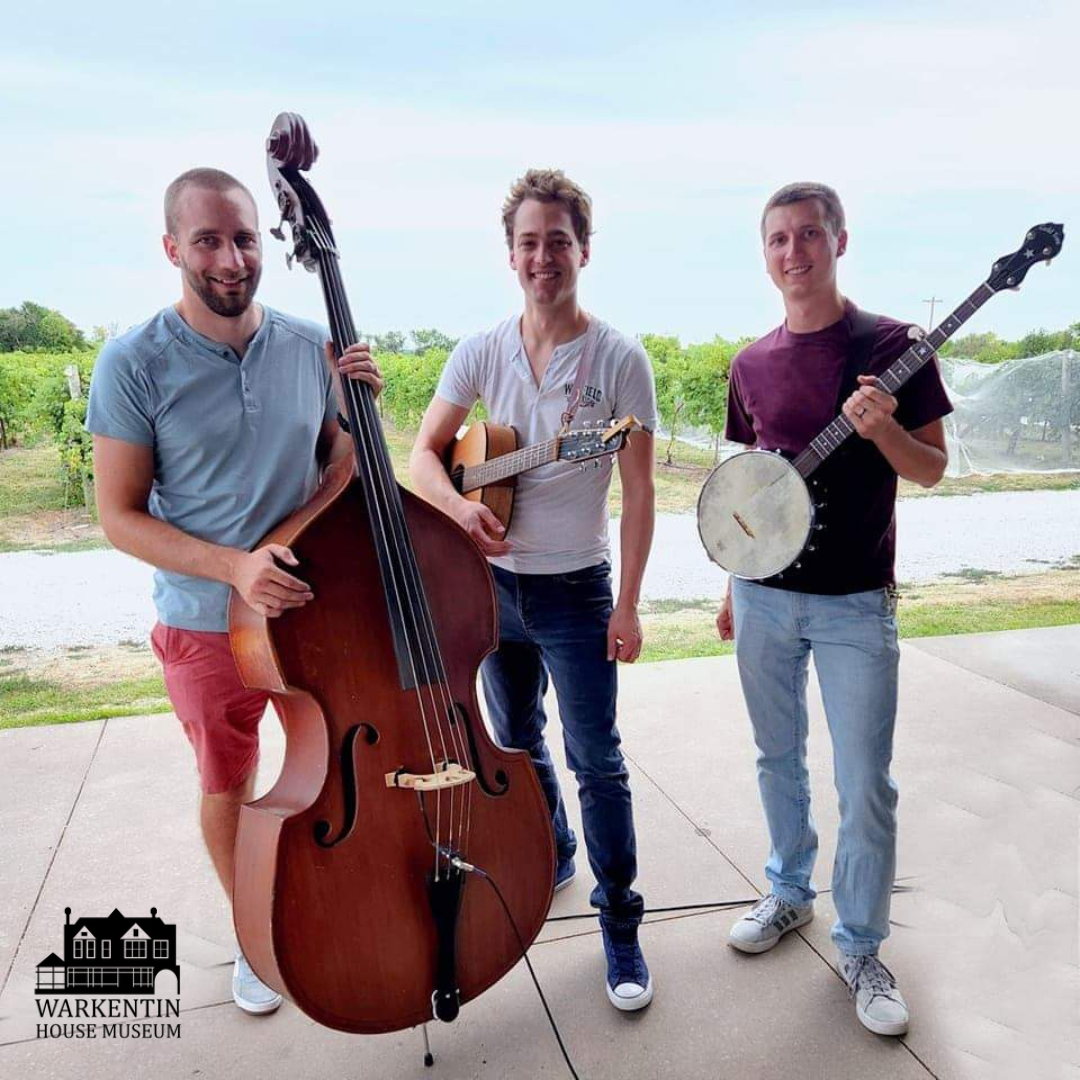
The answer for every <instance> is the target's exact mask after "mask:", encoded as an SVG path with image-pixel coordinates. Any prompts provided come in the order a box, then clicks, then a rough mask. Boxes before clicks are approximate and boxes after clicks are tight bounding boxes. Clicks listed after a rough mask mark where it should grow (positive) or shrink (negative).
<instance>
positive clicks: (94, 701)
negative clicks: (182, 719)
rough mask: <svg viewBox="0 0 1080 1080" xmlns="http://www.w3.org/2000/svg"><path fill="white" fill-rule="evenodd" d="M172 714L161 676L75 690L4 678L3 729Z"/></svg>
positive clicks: (0, 699)
mask: <svg viewBox="0 0 1080 1080" xmlns="http://www.w3.org/2000/svg"><path fill="white" fill-rule="evenodd" d="M171 710H172V705H171V704H169V699H168V696H167V694H166V692H165V683H164V682H163V681H162V679H161V677H160V676H154V677H151V678H147V679H125V680H122V681H120V682H115V683H111V684H108V685H105V686H89V687H87V686H82V687H74V688H69V687H66V686H63V685H61V684H60V683H58V682H54V681H52V680H47V679H32V678H29V677H28V676H26V675H7V676H0V729H3V728H17V727H35V726H37V725H39V724H74V723H78V722H80V721H82V720H105V719H107V718H108V717H111V716H141V715H143V714H146V713H162V712H170V711H171Z"/></svg>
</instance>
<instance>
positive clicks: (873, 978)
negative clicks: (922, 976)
mask: <svg viewBox="0 0 1080 1080" xmlns="http://www.w3.org/2000/svg"><path fill="white" fill-rule="evenodd" d="M836 969H837V971H839V972H840V974H841V975H842V976H843V977H844V982H846V983H847V986H848V993H849V994H850V995H851V997H852V998H854V1000H855V1015H856V1016H858V1018H859V1020H860V1022H861V1023H862V1025H863V1027H865V1028H869V1029H870V1030H871V1031H872V1032H874V1033H875V1034H876V1035H903V1034H904V1032H905V1031H907V1029H908V1020H909V1014H908V1007H907V1005H906V1004H905V1003H904V999H903V997H902V996H901V994H900V991H899V990H898V989H897V988H896V979H895V977H894V976H893V973H892V972H891V971H890V970H889V969H888V968H887V967H886V966H885V965H884V964H883V963H882V962H881V961H880V960H879V959H878V958H877V957H876V956H848V955H847V954H846V953H842V952H838V953H837V954H836Z"/></svg>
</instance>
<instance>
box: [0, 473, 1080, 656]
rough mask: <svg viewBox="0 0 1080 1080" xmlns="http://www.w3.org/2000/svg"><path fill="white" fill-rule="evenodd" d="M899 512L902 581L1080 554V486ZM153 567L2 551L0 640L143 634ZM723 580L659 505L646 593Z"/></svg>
mask: <svg viewBox="0 0 1080 1080" xmlns="http://www.w3.org/2000/svg"><path fill="white" fill-rule="evenodd" d="M897 514H898V518H899V524H898V528H899V544H898V546H899V550H900V557H899V560H898V564H897V577H898V578H899V580H900V581H929V580H932V579H934V578H937V577H941V576H943V575H945V574H950V573H955V572H956V571H958V570H962V569H964V568H965V567H970V568H972V569H979V570H996V571H999V572H1001V573H1023V572H1026V573H1031V572H1037V571H1038V570H1040V569H1043V568H1046V567H1047V566H1050V565H1054V564H1057V563H1060V562H1062V561H1065V560H1069V559H1071V558H1072V557H1073V556H1075V555H1080V491H1019V492H1006V493H1000V494H991V495H971V496H967V497H955V498H926V499H908V500H904V501H901V502H900V503H899V504H898V509H897ZM614 525H615V528H614V529H613V533H614V535H613V540H614V545H613V546H614V547H615V549H616V563H617V549H618V523H617V522H615V523H614ZM152 574H153V571H152V570H151V569H150V567H148V566H145V565H144V564H142V563H140V562H137V561H136V560H135V559H131V558H129V557H128V556H126V555H122V554H120V553H119V552H116V551H85V552H77V553H72V554H67V555H48V554H39V553H37V552H15V553H11V554H6V555H0V647H4V646H7V647H15V648H32V649H49V650H51V649H60V648H64V647H68V646H72V645H114V644H118V643H119V642H121V641H132V640H134V641H145V640H146V637H147V634H148V633H149V629H150V627H151V626H152V625H153V622H154V618H155V616H154V608H153V604H152V603H151V602H150V593H151V588H152V580H151V577H152ZM724 583H725V575H724V573H723V571H721V570H720V569H719V568H718V567H716V566H714V565H713V564H712V563H710V562H709V561H708V559H707V558H706V556H705V553H704V551H703V550H702V548H701V544H700V541H699V540H698V535H697V524H696V520H695V518H694V516H693V515H691V514H661V515H660V516H659V518H658V519H657V523H656V539H655V541H654V543H653V554H652V557H651V558H650V560H649V566H648V569H647V571H646V573H645V582H644V587H643V590H642V593H643V596H644V597H645V598H646V599H649V600H664V599H677V600H697V599H701V598H710V597H711V598H715V597H718V596H719V595H720V594H721V592H722V590H723V588H724Z"/></svg>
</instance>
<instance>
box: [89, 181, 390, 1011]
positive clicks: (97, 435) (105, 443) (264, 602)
mask: <svg viewBox="0 0 1080 1080" xmlns="http://www.w3.org/2000/svg"><path fill="white" fill-rule="evenodd" d="M165 228H166V233H165V236H164V237H163V243H164V247H165V254H166V256H167V257H168V259H169V261H170V262H171V263H172V264H173V265H174V266H176V267H178V268H179V269H180V274H181V290H182V291H181V297H180V300H179V302H178V303H176V304H175V305H173V306H170V307H167V308H164V309H163V310H162V311H160V312H158V314H157V315H155V316H154V317H153V318H152V319H150V320H149V321H148V322H146V323H143V324H142V325H141V326H138V327H136V328H135V329H133V330H130V331H128V333H126V334H124V335H123V336H121V337H119V338H116V339H115V340H113V341H110V342H108V343H107V344H106V346H105V347H104V348H103V349H102V351H101V354H100V356H99V357H98V359H97V363H96V365H95V368H94V375H93V379H92V381H91V385H90V400H89V406H88V410H87V418H86V426H87V429H88V430H89V431H91V432H93V434H94V474H95V484H96V489H97V503H98V513H99V515H100V518H101V524H102V526H103V528H104V530H105V534H106V536H108V538H109V540H110V541H111V542H112V543H113V545H114V546H116V547H117V548H119V549H120V550H122V551H126V552H128V553H129V554H131V555H134V556H136V557H137V558H139V559H143V560H144V561H146V562H149V563H152V564H153V565H154V566H155V567H157V573H156V574H155V588H154V602H155V605H156V607H157V611H158V620H159V621H158V624H157V626H155V627H154V630H153V634H152V636H151V642H152V644H153V647H154V651H155V653H156V654H157V656H158V659H159V660H160V661H161V663H162V667H163V669H164V674H165V684H166V686H167V688H168V691H169V697H170V699H171V701H172V703H173V707H174V709H175V711H176V715H177V717H178V718H179V719H180V722H181V724H182V725H183V727H184V731H185V733H186V734H187V736H188V739H189V740H190V741H191V744H192V746H193V747H194V750H195V758H196V763H197V766H198V772H199V779H200V785H201V789H202V797H201V801H200V808H199V817H200V824H201V827H202V834H203V838H204V840H205V842H206V846H207V849H208V851H209V853H210V858H211V860H212V861H213V864H214V869H215V870H216V871H217V874H218V877H219V878H220V880H221V884H222V886H223V887H224V889H225V892H226V894H227V895H228V896H230V897H231V896H232V883H233V848H234V845H235V841H236V828H237V822H238V819H239V813H240V807H241V805H242V804H243V803H245V802H249V801H250V800H251V798H252V794H253V788H254V779H255V769H256V766H257V764H258V756H259V735H258V725H259V721H260V720H261V718H262V715H263V713H264V711H265V709H266V703H267V700H268V696H267V694H266V693H265V692H263V691H251V690H248V689H247V688H245V687H244V686H243V684H242V683H241V682H240V678H239V675H238V673H237V671H236V666H235V664H234V662H233V658H232V653H231V651H230V648H229V635H228V632H227V631H228V617H227V605H228V599H229V590H230V587H232V588H235V589H236V590H237V592H239V593H240V595H241V596H242V597H243V598H244V599H245V600H246V601H247V603H248V604H250V605H251V607H252V608H254V609H255V610H256V611H257V612H259V613H260V614H261V615H265V616H267V617H271V618H273V617H276V616H278V615H280V614H281V613H282V612H284V611H287V610H288V609H289V608H294V607H299V606H300V605H302V604H304V603H306V602H307V601H308V600H310V599H312V592H311V590H310V589H309V588H308V586H307V585H306V584H305V583H304V582H303V581H301V580H300V579H298V578H296V577H294V576H293V575H292V574H290V573H288V572H287V571H286V570H285V569H284V568H283V565H282V564H284V565H286V566H295V565H296V559H295V558H294V556H293V554H292V552H291V551H290V550H289V549H288V548H287V547H285V546H283V545H280V544H270V545H266V546H265V547H261V548H258V549H256V550H254V551H252V550H251V549H252V548H253V547H254V545H255V544H256V543H257V542H258V541H259V539H260V538H261V537H262V536H264V535H265V534H266V533H267V532H268V531H269V530H270V528H271V527H272V526H274V525H275V524H277V523H278V522H279V521H280V520H281V519H282V518H284V517H285V516H286V515H287V514H289V513H291V512H292V511H293V510H295V509H296V508H297V507H298V506H300V505H302V504H303V503H304V502H306V501H307V499H308V498H310V496H311V495H312V494H313V492H314V490H315V488H316V486H317V483H318V479H319V472H320V466H321V465H325V464H327V463H328V462H329V461H331V460H335V459H337V458H339V457H341V456H343V455H345V454H348V453H350V451H351V446H350V442H349V438H348V436H346V435H345V434H344V432H342V431H341V430H340V428H339V426H338V424H337V419H336V418H337V402H336V398H335V394H334V390H333V378H332V372H331V369H330V365H332V364H333V363H334V362H335V360H334V355H333V349H332V346H331V345H330V343H329V342H327V341H326V334H325V332H324V331H323V330H322V329H321V328H320V327H318V326H316V325H315V324H313V323H308V322H304V321H302V320H299V319H295V318H292V317H290V316H287V315H283V314H282V313H281V312H278V311H273V310H271V309H270V308H268V307H265V306H264V305H260V304H256V303H254V297H255V292H256V289H257V288H258V285H259V276H260V273H261V270H262V249H261V244H260V240H259V231H258V214H257V211H256V208H255V200H254V199H253V198H252V196H251V193H250V192H249V191H248V190H247V188H245V187H244V186H243V185H242V184H241V183H240V182H239V181H237V180H235V179H234V178H233V177H231V176H229V175H228V174H227V173H224V172H220V171H219V170H217V169H192V170H190V171H188V172H186V173H184V174H183V175H181V176H179V177H177V179H176V180H174V181H173V182H172V183H171V184H170V185H169V187H168V189H167V191H166V193H165ZM324 350H325V357H324ZM336 363H337V366H338V368H339V370H340V371H341V372H342V373H343V374H344V375H347V376H349V377H351V378H356V379H361V380H363V381H364V382H367V383H368V384H369V385H370V386H372V387H373V388H374V390H375V392H376V393H378V392H379V390H380V389H381V388H382V379H381V378H380V376H379V372H378V369H377V368H376V366H375V364H374V363H373V362H372V360H371V358H370V356H369V354H368V348H367V346H366V345H354V346H352V347H351V348H349V349H348V350H347V351H346V352H345V354H344V355H343V356H342V357H341V358H340V359H339V360H337V361H336ZM233 998H234V1000H235V1001H236V1003H237V1005H239V1006H240V1008H242V1009H244V1010H245V1011H246V1012H249V1013H268V1012H273V1011H274V1010H275V1009H276V1008H277V1007H278V1006H279V1005H280V1004H281V996H280V995H279V994H277V993H275V992H274V991H273V990H271V989H270V988H269V987H267V986H265V985H264V984H263V983H261V982H260V981H259V980H258V978H256V976H255V975H254V973H253V972H252V970H251V968H250V966H249V965H248V963H247V961H246V960H245V959H244V957H243V955H242V954H240V952H239V950H238V951H237V955H236V963H235V966H234V969H233Z"/></svg>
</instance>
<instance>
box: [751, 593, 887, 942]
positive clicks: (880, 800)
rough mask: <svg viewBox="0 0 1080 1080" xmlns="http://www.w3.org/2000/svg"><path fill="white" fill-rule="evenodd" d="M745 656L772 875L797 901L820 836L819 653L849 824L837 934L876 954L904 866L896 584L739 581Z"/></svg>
mask: <svg viewBox="0 0 1080 1080" xmlns="http://www.w3.org/2000/svg"><path fill="white" fill-rule="evenodd" d="M732 586H733V591H732V602H733V605H734V617H735V652H736V656H737V659H738V665H739V677H740V679H741V680H742V687H743V694H744V695H745V697H746V704H747V708H748V710H749V712H750V719H751V722H752V723H753V726H754V740H755V742H756V743H757V747H758V759H757V771H758V785H759V787H760V789H761V801H762V803H763V804H764V807H765V817H766V820H767V822H768V826H769V837H770V841H771V845H772V849H771V851H770V853H769V861H768V863H767V864H766V868H765V874H766V876H767V877H768V879H769V881H770V882H771V883H772V891H773V892H774V893H775V894H776V895H777V896H779V897H781V899H784V900H787V901H788V902H790V903H793V904H805V903H808V902H809V901H811V900H812V899H813V898H814V896H815V895H816V894H815V892H814V890H813V889H812V888H811V886H810V875H811V874H812V873H813V870H814V859H815V856H816V855H817V846H818V841H817V832H816V831H815V829H814V820H813V818H812V816H811V814H810V783H809V774H808V772H807V768H806V734H807V713H806V674H807V664H808V660H809V657H810V654H811V653H813V655H814V667H815V669H816V670H817V676H818V683H819V684H820V686H821V697H822V701H823V702H824V705H825V716H826V718H827V720H828V724H829V733H830V735H831V736H832V744H833V776H834V780H835V783H836V790H837V793H838V794H839V797H840V832H839V836H838V837H837V844H836V862H835V863H834V865H833V878H832V889H833V900H834V902H835V904H836V913H837V922H836V925H835V926H834V927H833V929H832V939H833V941H834V942H835V943H836V945H837V947H838V948H839V949H840V951H841V952H844V953H848V954H849V955H861V954H866V953H871V954H872V953H876V952H877V950H878V945H879V944H880V943H881V942H882V941H883V940H884V939H885V938H886V937H887V936H888V933H889V902H890V899H891V896H892V887H893V879H894V876H895V873H896V802H897V791H896V784H895V782H894V781H893V779H892V777H891V776H890V775H889V763H890V761H891V760H892V745H893V729H894V728H895V726H896V687H897V669H898V661H899V658H900V649H899V646H898V645H897V641H896V618H895V612H894V605H893V601H892V599H891V597H890V596H889V594H888V592H887V590H885V589H874V590H872V591H870V592H861V593H851V594H849V595H847V596H821V595H815V594H810V593H797V592H787V591H785V590H783V589H771V588H767V587H766V586H764V585H757V584H755V583H753V582H748V581H738V580H734V581H733V582H732Z"/></svg>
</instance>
